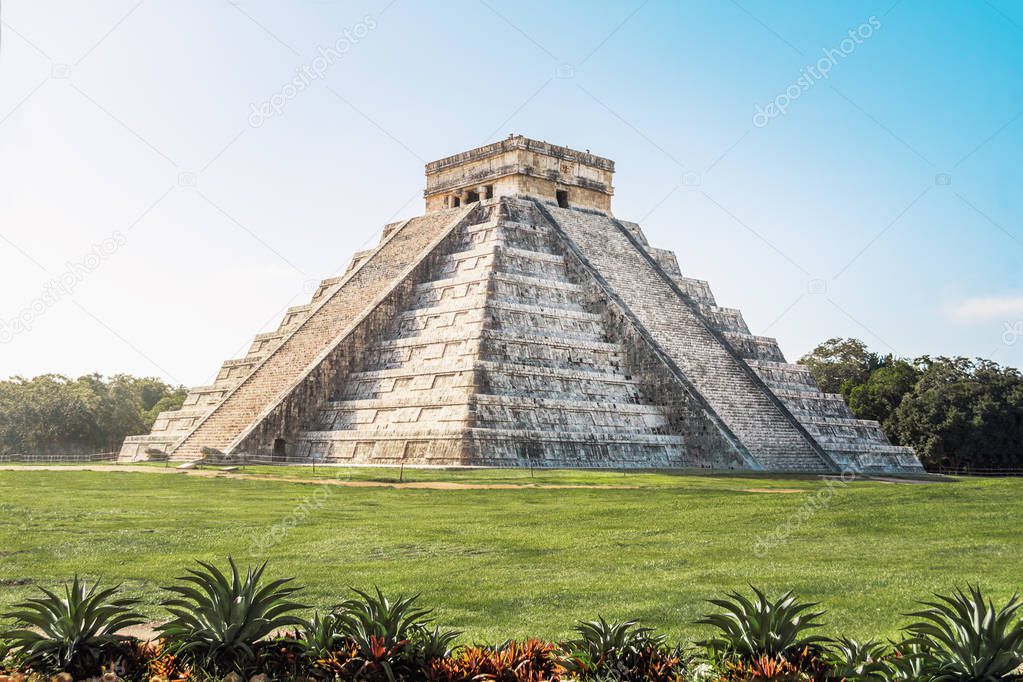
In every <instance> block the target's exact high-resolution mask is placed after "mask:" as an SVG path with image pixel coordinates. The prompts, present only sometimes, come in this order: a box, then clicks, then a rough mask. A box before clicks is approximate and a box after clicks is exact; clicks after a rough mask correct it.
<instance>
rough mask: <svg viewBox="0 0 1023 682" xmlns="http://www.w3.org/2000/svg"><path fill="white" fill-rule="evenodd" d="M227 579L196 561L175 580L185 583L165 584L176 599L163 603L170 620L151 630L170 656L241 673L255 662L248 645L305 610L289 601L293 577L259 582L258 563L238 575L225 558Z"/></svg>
mask: <svg viewBox="0 0 1023 682" xmlns="http://www.w3.org/2000/svg"><path fill="white" fill-rule="evenodd" d="M227 561H228V564H230V567H231V571H230V573H231V575H230V578H228V577H227V576H226V575H225V574H224V573H223V572H221V571H220V569H218V568H217V567H216V566H214V565H213V564H208V563H206V562H203V561H199V562H198V563H199V565H200V566H201V569H188V573H189V575H186V576H183V577H181V578H178V580H180V581H181V582H184V583H188V584H186V585H174V586H171V587H168V588H166V589H167V590H168V591H170V592H173V593H175V594H177V595H179V596H178V597H176V598H174V599H168V600H167V601H165V602H163V605H164V606H165V607H166V608H167V610H168V611H169V612H170V613H171V615H172V616H173V618H172V619H171V620H170V621H169V622H167V623H165V624H163V625H161V626H160V627H159V628H157V630H158V631H159V632H160V634H161V636H162V637H163V638H164V640H165V641H166V642H167V645H168V648H169V650H170V651H171V652H172V653H173V654H175V655H176V656H178V657H180V658H183V659H188V660H193V661H196V662H198V663H200V664H201V665H203V666H209V667H211V668H212V669H213V670H215V671H223V670H232V671H245V670H246V668H247V667H248V666H251V665H252V663H253V661H254V660H255V650H254V648H253V645H254V644H255V643H256V642H258V641H259V640H261V639H263V638H264V637H266V636H268V635H269V634H271V633H272V632H273V631H274V630H278V629H281V628H286V627H289V626H294V625H302V624H303V623H304V621H303V620H302V619H301V618H298V617H297V616H295V615H293V614H294V613H295V611H297V610H299V609H302V608H305V606H303V605H302V604H298V603H296V602H293V601H291V596H292V595H293V594H295V593H296V592H298V588H294V587H288V586H287V585H288V583H290V582H291V581H292V580H293V578H283V579H279V580H273V581H270V582H265V583H264V582H263V580H262V577H263V571H264V570H265V569H266V563H265V562H264V563H263V564H262V565H261V566H259V567H258V568H255V569H254V568H252V567H249V568H248V569H246V574H245V577H244V578H243V577H242V575H241V573H240V572H239V571H238V567H237V566H236V565H235V563H234V560H233V559H232V558H231V557H228V559H227Z"/></svg>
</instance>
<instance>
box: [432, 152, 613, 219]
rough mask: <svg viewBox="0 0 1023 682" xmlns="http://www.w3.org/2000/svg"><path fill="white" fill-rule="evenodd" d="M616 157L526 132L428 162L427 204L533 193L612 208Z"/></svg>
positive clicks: (567, 203) (566, 203) (571, 204)
mask: <svg viewBox="0 0 1023 682" xmlns="http://www.w3.org/2000/svg"><path fill="white" fill-rule="evenodd" d="M614 171H615V163H614V161H612V160H611V159H605V158H603V157H600V156H596V155H594V154H590V153H589V152H578V151H576V150H574V149H569V148H568V147H559V146H557V145H553V144H549V143H547V142H538V141H536V140H531V139H529V138H528V137H522V136H521V135H512V136H511V137H509V138H508V139H506V140H503V141H501V142H495V143H494V144H488V145H486V146H484V147H477V148H476V149H471V150H469V151H467V152H462V153H461V154H455V155H454V156H449V157H447V158H444V159H440V160H438V161H433V162H432V163H428V164H426V192H425V195H426V210H427V212H431V211H437V210H440V209H445V208H457V207H459V206H465V205H466V204H469V203H472V202H474V201H479V200H481V199H492V198H494V197H514V196H529V197H535V198H537V199H540V200H541V201H545V202H548V203H551V204H553V205H557V206H560V207H562V208H583V209H594V210H597V211H600V212H602V213H610V212H611V195H612V194H614V190H613V189H612V187H611V176H612V175H614Z"/></svg>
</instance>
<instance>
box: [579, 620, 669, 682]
mask: <svg viewBox="0 0 1023 682" xmlns="http://www.w3.org/2000/svg"><path fill="white" fill-rule="evenodd" d="M574 629H575V632H576V633H577V634H578V635H579V636H578V637H577V638H576V639H573V640H570V641H569V642H566V643H565V645H564V646H565V649H566V655H565V656H564V657H562V658H561V660H560V661H559V664H560V665H561V667H562V668H564V669H565V670H566V671H568V672H569V673H572V674H574V675H577V676H580V677H592V676H594V675H610V676H612V677H614V676H618V677H620V674H621V673H623V672H625V671H629V670H632V669H633V668H635V667H636V664H637V662H638V661H639V659H640V658H641V657H642V656H644V655H645V654H647V653H648V652H651V651H659V650H661V649H662V648H663V647H664V642H665V637H664V636H663V635H655V634H654V632H653V630H652V629H651V628H644V627H640V626H639V623H638V622H637V621H634V620H626V621H611V622H608V621H606V620H604V618H603V617H602V616H597V620H590V621H579V622H578V624H577V625H576V627H575V628H574Z"/></svg>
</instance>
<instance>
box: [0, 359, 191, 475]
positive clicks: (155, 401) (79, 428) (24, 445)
mask: <svg viewBox="0 0 1023 682" xmlns="http://www.w3.org/2000/svg"><path fill="white" fill-rule="evenodd" d="M187 393H188V391H187V390H186V389H185V388H184V387H181V386H170V385H168V384H167V383H165V382H163V381H161V380H160V379H156V378H152V377H143V378H140V377H133V376H130V375H127V374H117V375H115V376H112V377H110V378H104V377H103V376H101V375H99V374H88V375H85V376H82V377H79V378H77V379H69V378H68V377H65V376H61V375H59V374H43V375H41V376H37V377H35V378H32V379H25V378H22V377H12V378H11V379H8V380H5V381H0V455H14V454H54V455H56V454H84V453H95V452H112V451H115V450H119V449H120V447H121V441H123V440H124V438H125V437H126V436H131V435H137V434H140V433H148V432H149V430H150V429H151V428H152V426H153V422H154V421H155V420H156V416H157V415H158V414H159V413H160V412H162V411H164V410H175V409H178V408H179V407H181V404H182V402H184V400H185V395H186V394H187Z"/></svg>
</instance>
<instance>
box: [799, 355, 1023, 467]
mask: <svg viewBox="0 0 1023 682" xmlns="http://www.w3.org/2000/svg"><path fill="white" fill-rule="evenodd" d="M799 362H800V364H803V365H806V366H807V367H809V368H810V371H811V372H812V374H813V376H814V378H815V379H816V380H817V383H818V384H819V385H820V387H821V390H823V391H826V392H828V393H840V394H841V395H842V396H843V397H844V398H845V400H846V403H848V405H849V408H850V409H851V410H852V412H853V414H854V415H856V417H857V418H859V419H874V420H877V421H879V422H881V428H882V429H883V430H884V432H885V434H886V435H887V436H888V438H889V439H890V440H891V441H892V442H893V443H895V444H897V445H908V446H911V447H912V448H913V449H914V450H916V453H917V455H918V456H919V457H920V460H921V461H922V462H923V465H924V466H925V467H926V468H927V469H928V470H930V471H935V470H938V469H967V470H983V469H1023V375H1021V374H1020V371H1019V370H1018V369H1015V368H1013V367H1003V366H1001V365H999V364H998V363H996V362H992V361H991V360H983V359H980V358H977V359H969V358H964V357H931V356H929V355H923V356H921V357H918V358H915V359H907V358H900V357H896V356H894V355H891V354H888V355H880V354H878V353H875V352H873V351H871V350H869V349H868V348H867V345H866V344H865V343H863V341H860V340H859V339H841V338H835V339H828V340H827V341H825V342H824V343H822V344H820V345H819V346H817V347H816V348H815V349H814V350H812V351H811V352H809V353H807V354H806V355H804V356H803V357H802V358H800V360H799Z"/></svg>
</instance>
